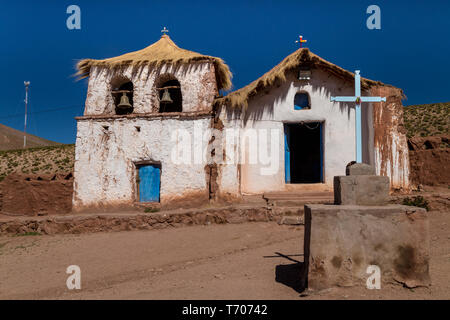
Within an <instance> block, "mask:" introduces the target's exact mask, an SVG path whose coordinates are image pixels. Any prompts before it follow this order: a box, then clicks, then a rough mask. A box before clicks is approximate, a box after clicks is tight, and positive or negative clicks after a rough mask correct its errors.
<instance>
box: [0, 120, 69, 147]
mask: <svg viewBox="0 0 450 320" xmlns="http://www.w3.org/2000/svg"><path fill="white" fill-rule="evenodd" d="M59 144H60V143H58V142H53V141H50V140H46V139H43V138H40V137H38V136H35V135H32V134H28V133H27V147H28V148H34V147H45V146H54V145H59ZM21 148H23V132H22V131H19V130H16V129H13V128H11V127H8V126H5V125H3V124H0V150H14V149H21Z"/></svg>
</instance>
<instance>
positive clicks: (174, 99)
mask: <svg viewBox="0 0 450 320" xmlns="http://www.w3.org/2000/svg"><path fill="white" fill-rule="evenodd" d="M158 91H159V93H158V97H159V112H160V113H161V112H182V111H183V97H182V94H181V85H180V82H179V81H178V80H176V79H171V80H168V81H165V82H163V84H162V85H160V86H159V88H158Z"/></svg>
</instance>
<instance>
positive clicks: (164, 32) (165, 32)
mask: <svg viewBox="0 0 450 320" xmlns="http://www.w3.org/2000/svg"><path fill="white" fill-rule="evenodd" d="M161 33H162V34H163V35H165V34H167V33H169V30H167V29H166V27H164V29H162V30H161Z"/></svg>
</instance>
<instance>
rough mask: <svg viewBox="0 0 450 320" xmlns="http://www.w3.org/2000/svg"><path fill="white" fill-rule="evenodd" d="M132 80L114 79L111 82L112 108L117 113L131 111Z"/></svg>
mask: <svg viewBox="0 0 450 320" xmlns="http://www.w3.org/2000/svg"><path fill="white" fill-rule="evenodd" d="M133 91H134V87H133V82H131V81H130V80H128V79H123V78H120V79H115V80H113V81H112V82H111V94H112V96H113V101H114V110H115V113H116V114H118V115H124V114H130V113H133V110H134V107H133Z"/></svg>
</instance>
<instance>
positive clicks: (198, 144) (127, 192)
mask: <svg viewBox="0 0 450 320" xmlns="http://www.w3.org/2000/svg"><path fill="white" fill-rule="evenodd" d="M210 122H211V116H208V115H206V116H204V118H197V119H181V120H180V119H155V118H149V119H145V118H136V119H112V120H95V119H87V120H78V124H77V125H78V128H77V129H78V130H77V139H76V147H75V168H74V172H75V174H74V176H75V184H74V186H75V188H74V197H73V206H74V209H75V210H76V209H78V208H83V207H91V206H94V207H96V206H97V207H98V206H103V205H104V206H114V205H122V204H132V203H134V202H135V201H137V200H138V199H137V195H136V167H135V164H134V163H135V162H139V161H153V162H156V163H160V164H161V203H162V204H165V203H168V202H170V201H172V200H177V199H180V198H183V197H189V196H193V195H195V196H196V197H198V196H199V195H204V196H205V197H206V198H207V182H206V178H205V171H204V167H205V165H206V157H205V158H204V159H201V158H200V161H198V158H197V161H195V162H194V161H190V163H178V162H177V161H175V162H174V161H173V157H172V153H173V152H174V150H176V148H178V147H181V146H182V143H188V142H186V141H185V140H182V139H181V140H180V138H179V137H176V136H173V133H174V132H176V131H177V130H185V132H188V133H190V135H191V136H192V137H194V131H195V127H197V128H204V129H206V128H208V127H209V125H210ZM104 126H107V127H108V128H107V129H105V128H104ZM136 127H140V131H139V132H138V131H137V129H136ZM209 139H210V136H209V135H207V134H205V135H203V136H202V137H201V136H197V137H196V138H195V139H194V138H192V139H191V141H190V143H191V144H192V148H190V150H202V148H204V149H205V148H206V145H207V144H208V141H209ZM191 156H192V157H194V154H191Z"/></svg>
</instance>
